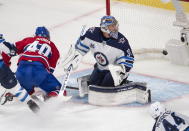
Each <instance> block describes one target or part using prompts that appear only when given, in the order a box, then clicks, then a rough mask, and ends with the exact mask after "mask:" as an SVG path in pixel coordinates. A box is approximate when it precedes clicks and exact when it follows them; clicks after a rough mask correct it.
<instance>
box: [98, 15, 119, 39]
mask: <svg viewBox="0 0 189 131" xmlns="http://www.w3.org/2000/svg"><path fill="white" fill-rule="evenodd" d="M111 25H115V26H114V27H113V30H112V29H110V28H109V26H111ZM118 27H119V24H118V21H117V20H116V19H115V17H113V16H103V17H102V18H101V22H100V28H101V31H102V32H105V33H108V34H109V35H110V37H112V38H115V39H117V38H118Z"/></svg>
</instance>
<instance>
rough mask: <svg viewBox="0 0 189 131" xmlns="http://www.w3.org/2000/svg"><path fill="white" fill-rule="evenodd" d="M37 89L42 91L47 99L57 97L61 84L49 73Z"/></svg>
mask: <svg viewBox="0 0 189 131" xmlns="http://www.w3.org/2000/svg"><path fill="white" fill-rule="evenodd" d="M39 87H40V88H41V89H42V90H44V91H45V92H46V93H47V95H48V96H49V97H51V96H57V95H58V93H59V91H60V88H61V83H60V82H59V81H58V80H57V79H56V78H55V76H54V75H53V74H51V73H49V74H48V75H47V77H46V78H45V79H44V81H43V82H42V83H41V84H40V85H39Z"/></svg>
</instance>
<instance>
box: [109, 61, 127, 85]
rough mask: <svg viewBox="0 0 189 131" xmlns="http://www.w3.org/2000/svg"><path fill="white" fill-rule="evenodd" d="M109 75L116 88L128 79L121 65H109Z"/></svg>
mask: <svg viewBox="0 0 189 131" xmlns="http://www.w3.org/2000/svg"><path fill="white" fill-rule="evenodd" d="M108 67H109V70H110V73H111V75H112V77H113V80H114V86H118V85H120V84H121V82H122V81H123V80H124V79H126V78H127V77H128V72H126V71H125V69H124V67H122V66H121V65H109V66H108Z"/></svg>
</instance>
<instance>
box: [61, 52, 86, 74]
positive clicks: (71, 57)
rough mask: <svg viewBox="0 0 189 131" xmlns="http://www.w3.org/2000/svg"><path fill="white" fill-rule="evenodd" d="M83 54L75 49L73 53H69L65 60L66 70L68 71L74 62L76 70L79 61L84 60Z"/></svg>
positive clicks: (73, 66) (73, 67)
mask: <svg viewBox="0 0 189 131" xmlns="http://www.w3.org/2000/svg"><path fill="white" fill-rule="evenodd" d="M82 57H83V56H82V55H81V54H80V53H79V52H78V51H76V50H75V51H74V52H73V54H71V55H69V56H68V57H67V58H66V59H65V61H64V62H63V66H64V70H65V71H67V70H68V68H69V67H70V65H71V64H72V69H73V70H76V69H77V68H78V65H79V63H80V62H81V60H82Z"/></svg>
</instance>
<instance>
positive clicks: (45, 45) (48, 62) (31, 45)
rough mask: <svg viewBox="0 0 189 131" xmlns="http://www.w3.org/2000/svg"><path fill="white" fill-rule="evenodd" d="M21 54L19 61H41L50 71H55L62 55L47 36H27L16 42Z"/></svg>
mask: <svg viewBox="0 0 189 131" xmlns="http://www.w3.org/2000/svg"><path fill="white" fill-rule="evenodd" d="M15 46H16V48H17V50H18V52H17V53H18V54H20V58H19V60H18V63H19V62H20V61H22V60H25V61H39V62H41V63H43V64H44V65H45V67H46V68H47V69H48V70H49V71H51V72H52V71H54V69H55V67H56V64H57V61H58V59H59V57H60V54H59V51H58V49H57V48H56V46H55V44H54V43H53V42H51V41H50V40H48V39H47V38H45V37H39V36H36V37H27V38H25V39H23V40H21V41H18V42H16V43H15Z"/></svg>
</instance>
